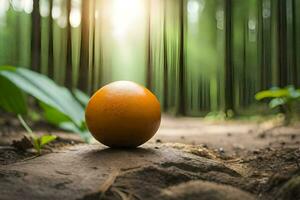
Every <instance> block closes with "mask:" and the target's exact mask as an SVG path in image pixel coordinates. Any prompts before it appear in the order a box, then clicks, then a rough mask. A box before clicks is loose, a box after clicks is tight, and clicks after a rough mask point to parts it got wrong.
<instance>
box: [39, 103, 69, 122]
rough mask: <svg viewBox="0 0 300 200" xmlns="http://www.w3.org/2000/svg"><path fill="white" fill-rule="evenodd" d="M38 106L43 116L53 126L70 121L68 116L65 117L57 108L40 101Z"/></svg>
mask: <svg viewBox="0 0 300 200" xmlns="http://www.w3.org/2000/svg"><path fill="white" fill-rule="evenodd" d="M40 107H41V108H42V110H43V111H44V112H43V116H44V118H45V119H46V120H47V122H49V123H51V124H53V125H55V126H59V124H60V123H63V122H70V119H69V117H67V116H66V115H65V114H63V113H62V112H60V111H59V110H57V109H55V108H53V107H51V106H48V105H47V104H45V103H43V102H40ZM71 123H73V122H71Z"/></svg>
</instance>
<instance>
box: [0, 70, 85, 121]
mask: <svg viewBox="0 0 300 200" xmlns="http://www.w3.org/2000/svg"><path fill="white" fill-rule="evenodd" d="M0 76H3V77H5V78H7V79H8V80H10V81H11V82H12V83H14V84H15V85H16V86H17V87H18V88H20V89H22V90H23V91H24V92H26V93H28V94H30V95H32V96H33V97H35V98H36V99H38V100H40V101H41V102H43V103H45V104H47V105H48V106H51V107H52V108H54V109H57V110H58V111H59V112H61V113H63V114H64V115H65V116H67V117H69V118H70V120H72V121H73V122H74V123H75V124H76V125H77V126H80V125H81V123H82V121H84V108H83V107H82V106H81V105H80V104H79V103H78V101H77V100H76V99H75V98H74V97H73V96H72V94H71V92H70V91H69V90H68V89H66V88H65V87H61V86H58V85H57V84H56V83H55V82H54V81H52V80H51V79H49V78H48V77H46V76H44V75H42V74H39V73H36V72H33V71H30V70H28V69H25V68H15V67H7V66H5V67H0Z"/></svg>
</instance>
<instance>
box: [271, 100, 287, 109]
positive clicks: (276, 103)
mask: <svg viewBox="0 0 300 200" xmlns="http://www.w3.org/2000/svg"><path fill="white" fill-rule="evenodd" d="M286 103H287V99H286V98H274V99H272V100H271V101H270V103H269V106H270V108H276V107H278V106H281V105H284V104H286Z"/></svg>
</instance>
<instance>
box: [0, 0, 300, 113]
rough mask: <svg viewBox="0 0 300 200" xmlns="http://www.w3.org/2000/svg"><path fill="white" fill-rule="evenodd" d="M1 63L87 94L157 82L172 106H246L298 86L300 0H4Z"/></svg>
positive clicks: (199, 109)
mask: <svg viewBox="0 0 300 200" xmlns="http://www.w3.org/2000/svg"><path fill="white" fill-rule="evenodd" d="M0 3H1V10H0V26H1V29H0V38H1V41H0V65H4V64H5V65H7V64H10V65H16V66H22V67H28V68H29V67H30V68H31V69H33V70H35V71H38V72H41V73H43V74H46V75H47V76H49V77H51V78H53V79H54V80H55V81H56V82H57V83H59V84H62V85H66V86H68V87H78V88H80V89H81V90H83V91H85V92H87V93H88V94H90V93H91V92H93V91H95V90H96V89H98V88H99V87H100V86H102V85H104V84H106V83H108V82H111V81H114V80H123V79H124V80H132V81H136V82H138V83H140V84H142V85H145V86H147V87H148V88H151V90H152V91H153V92H154V93H155V94H156V95H157V96H158V98H159V100H160V102H161V103H162V104H163V107H164V109H165V110H166V111H168V112H170V113H183V114H186V115H203V114H205V113H208V112H211V111H224V110H228V109H232V110H234V111H235V112H237V113H238V112H240V113H243V111H247V110H248V111H249V108H250V109H252V108H253V107H252V106H253V104H255V99H254V95H255V93H256V92H258V91H260V90H263V89H269V88H271V87H275V86H282V87H283V86H287V85H295V86H300V78H299V76H300V60H299V59H300V57H299V56H297V55H298V54H299V53H300V38H299V37H297V36H299V35H300V11H298V10H299V9H300V1H298V0H249V1H242V0H209V1H208V0H180V1H179V0H176V1H174V0H164V1H162V0H126V1H123V0H112V1H107V0H96V1H95V0H94V1H93V0H87V1H84V3H82V2H81V1H80V0H65V1H63V0H41V1H32V0H15V1H14V0H13V1H8V0H1V2H0Z"/></svg>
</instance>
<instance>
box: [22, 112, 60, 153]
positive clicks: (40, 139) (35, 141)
mask: <svg viewBox="0 0 300 200" xmlns="http://www.w3.org/2000/svg"><path fill="white" fill-rule="evenodd" d="M18 118H19V120H20V122H21V124H22V125H23V127H24V128H25V129H26V131H27V134H28V136H29V138H30V139H31V142H32V145H33V147H34V149H35V150H36V151H37V153H38V154H39V155H40V154H41V151H42V148H43V147H44V146H45V145H46V144H49V143H50V142H52V141H54V140H56V138H57V136H56V135H42V136H37V135H35V134H34V133H33V131H32V130H31V128H30V127H29V126H28V125H27V124H26V122H25V120H24V119H23V117H22V116H21V115H18Z"/></svg>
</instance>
